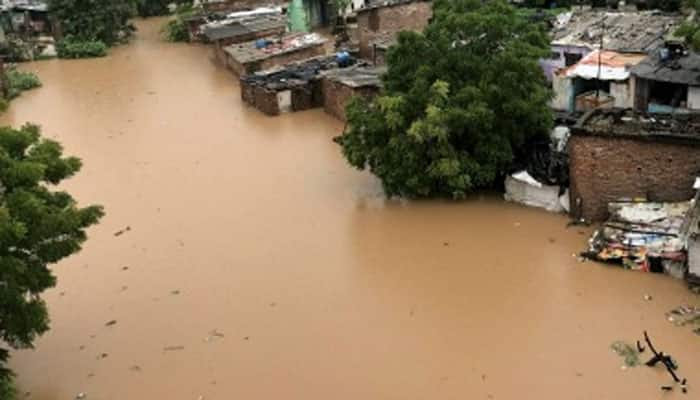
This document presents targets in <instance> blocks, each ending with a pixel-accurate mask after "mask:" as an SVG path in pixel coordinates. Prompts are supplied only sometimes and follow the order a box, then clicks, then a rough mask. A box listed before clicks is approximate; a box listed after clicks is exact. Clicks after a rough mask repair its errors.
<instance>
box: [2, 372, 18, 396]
mask: <svg viewBox="0 0 700 400" xmlns="http://www.w3.org/2000/svg"><path fill="white" fill-rule="evenodd" d="M16 398H17V389H16V388H15V383H14V381H13V380H12V375H11V374H10V373H9V372H8V373H2V372H0V399H3V400H15V399H16Z"/></svg>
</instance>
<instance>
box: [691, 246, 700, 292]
mask: <svg viewBox="0 0 700 400" xmlns="http://www.w3.org/2000/svg"><path fill="white" fill-rule="evenodd" d="M688 275H689V277H688V278H689V280H690V281H692V282H697V284H700V235H697V234H696V235H693V236H691V237H690V238H689V239H688Z"/></svg>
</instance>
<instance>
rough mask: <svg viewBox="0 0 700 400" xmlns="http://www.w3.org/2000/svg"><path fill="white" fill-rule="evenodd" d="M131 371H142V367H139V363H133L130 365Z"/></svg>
mask: <svg viewBox="0 0 700 400" xmlns="http://www.w3.org/2000/svg"><path fill="white" fill-rule="evenodd" d="M129 371H132V372H141V367H139V366H138V365H132V366H131V367H129Z"/></svg>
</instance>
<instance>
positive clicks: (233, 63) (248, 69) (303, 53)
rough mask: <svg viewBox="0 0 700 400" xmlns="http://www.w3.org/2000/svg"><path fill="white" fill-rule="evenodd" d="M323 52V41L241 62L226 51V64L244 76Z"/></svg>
mask: <svg viewBox="0 0 700 400" xmlns="http://www.w3.org/2000/svg"><path fill="white" fill-rule="evenodd" d="M324 54H326V48H325V44H324V43H319V44H316V45H311V46H307V47H302V48H300V49H299V50H296V51H289V52H285V53H280V54H277V55H273V56H271V57H268V58H265V59H263V60H256V61H251V62H243V63H242V62H240V61H239V60H237V59H235V58H234V57H232V56H231V54H229V53H227V54H226V66H227V67H228V68H229V69H230V70H231V71H233V73H235V74H236V75H238V76H244V75H249V74H252V73H254V72H257V71H262V70H267V69H272V68H274V67H279V66H282V65H284V64H289V63H291V62H294V61H301V60H305V59H307V58H312V57H316V56H320V55H324Z"/></svg>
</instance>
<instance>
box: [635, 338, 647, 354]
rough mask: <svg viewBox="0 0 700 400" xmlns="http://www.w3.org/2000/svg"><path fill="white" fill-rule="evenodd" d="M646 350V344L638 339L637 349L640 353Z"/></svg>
mask: <svg viewBox="0 0 700 400" xmlns="http://www.w3.org/2000/svg"><path fill="white" fill-rule="evenodd" d="M644 350H646V349H645V348H644V346H643V345H642V344H641V343H640V342H639V340H637V351H638V352H640V353H644Z"/></svg>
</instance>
